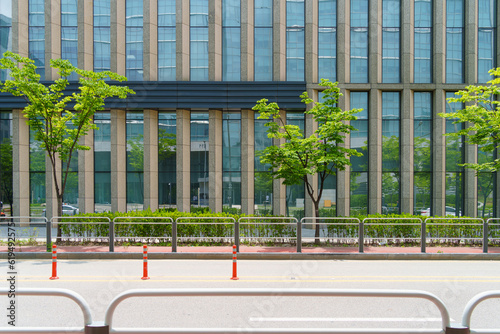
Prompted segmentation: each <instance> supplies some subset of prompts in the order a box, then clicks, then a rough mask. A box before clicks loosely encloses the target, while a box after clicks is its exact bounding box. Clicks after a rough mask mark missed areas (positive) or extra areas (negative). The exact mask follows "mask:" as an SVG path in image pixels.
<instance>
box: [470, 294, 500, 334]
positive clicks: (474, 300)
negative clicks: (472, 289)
mask: <svg viewBox="0 0 500 334" xmlns="http://www.w3.org/2000/svg"><path fill="white" fill-rule="evenodd" d="M491 298H500V290H493V291H485V292H482V293H479V294H477V295H475V296H474V297H472V299H471V300H470V301H469V302H468V303H467V305H466V306H465V308H464V313H463V315H462V326H465V327H467V328H470V319H471V316H472V312H473V311H474V309H475V308H476V306H477V305H478V304H479V303H481V302H483V301H485V300H486V299H491ZM496 332H497V333H498V331H496Z"/></svg>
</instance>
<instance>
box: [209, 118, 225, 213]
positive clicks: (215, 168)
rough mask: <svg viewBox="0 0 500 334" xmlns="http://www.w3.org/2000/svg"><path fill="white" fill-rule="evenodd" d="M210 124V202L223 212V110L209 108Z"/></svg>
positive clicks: (214, 209) (213, 208)
mask: <svg viewBox="0 0 500 334" xmlns="http://www.w3.org/2000/svg"><path fill="white" fill-rule="evenodd" d="M208 126H209V129H208V142H209V146H208V197H209V201H208V203H209V206H210V210H211V211H212V212H222V110H216V109H211V110H209V125H208Z"/></svg>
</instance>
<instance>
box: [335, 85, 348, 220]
mask: <svg viewBox="0 0 500 334" xmlns="http://www.w3.org/2000/svg"><path fill="white" fill-rule="evenodd" d="M341 92H342V94H343V95H344V96H343V97H341V98H340V99H339V102H338V106H339V108H340V109H342V110H348V109H351V107H350V94H349V93H350V92H348V91H346V90H345V89H342V90H341ZM342 146H344V147H347V148H350V147H351V136H350V135H349V134H347V135H346V137H345V139H344V144H343V145H342ZM350 176H351V167H350V166H346V169H345V170H339V171H337V200H336V204H337V216H344V217H345V216H349V213H350V206H351V202H350V198H351V178H350Z"/></svg>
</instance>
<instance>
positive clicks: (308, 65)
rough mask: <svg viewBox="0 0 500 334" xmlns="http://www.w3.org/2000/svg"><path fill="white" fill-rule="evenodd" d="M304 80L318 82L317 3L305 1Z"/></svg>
mask: <svg viewBox="0 0 500 334" xmlns="http://www.w3.org/2000/svg"><path fill="white" fill-rule="evenodd" d="M305 7H306V15H305V19H306V20H305V21H306V26H305V72H306V73H305V79H306V81H307V82H310V83H313V82H318V81H319V77H318V2H317V1H306V2H305Z"/></svg>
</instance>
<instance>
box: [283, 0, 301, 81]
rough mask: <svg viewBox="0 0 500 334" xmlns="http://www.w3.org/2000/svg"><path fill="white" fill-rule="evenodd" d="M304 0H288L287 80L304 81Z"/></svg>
mask: <svg viewBox="0 0 500 334" xmlns="http://www.w3.org/2000/svg"><path fill="white" fill-rule="evenodd" d="M304 16H305V5H304V0H287V2H286V80H287V81H303V80H304V75H305V67H304V59H305V58H304V57H305V46H304V27H305V18H304Z"/></svg>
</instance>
